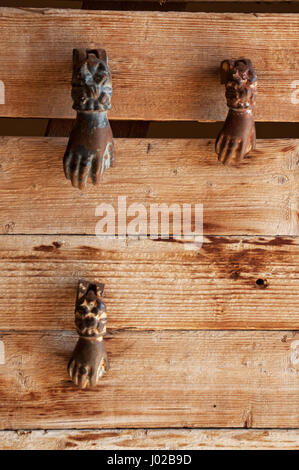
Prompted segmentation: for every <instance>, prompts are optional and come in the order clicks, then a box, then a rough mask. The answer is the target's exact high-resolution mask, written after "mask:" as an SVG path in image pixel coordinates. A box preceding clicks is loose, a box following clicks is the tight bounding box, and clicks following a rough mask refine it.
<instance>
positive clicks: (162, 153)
mask: <svg viewBox="0 0 299 470" xmlns="http://www.w3.org/2000/svg"><path fill="white" fill-rule="evenodd" d="M0 142H1V172H0V191H1V193H0V194H1V199H0V209H1V210H0V232H1V233H4V234H6V233H9V234H22V233H27V234H34V233H36V234H50V233H62V234H83V233H84V234H91V235H94V234H95V227H96V223H97V222H98V221H99V220H100V217H99V216H96V215H95V214H96V213H95V210H96V207H97V206H98V205H99V204H100V203H101V202H105V203H108V204H112V205H113V207H114V209H115V210H116V212H117V208H118V196H127V205H128V206H129V205H130V204H132V203H142V204H144V205H145V206H146V208H147V210H148V211H149V205H150V204H152V203H159V204H160V203H166V204H168V205H171V204H172V203H177V204H181V205H182V204H184V203H190V204H192V206H193V207H194V205H195V204H203V211H204V214H203V222H204V234H217V235H219V234H224V235H237V234H239V235H245V234H253V235H255V234H261V235H298V233H299V218H298V202H299V198H298V184H299V165H298V162H299V141H298V140H288V139H285V140H266V141H262V140H259V141H258V144H257V150H256V151H255V152H253V153H252V154H251V156H250V158H248V159H246V161H244V162H243V164H242V165H241V166H240V167H239V168H228V167H224V166H223V165H222V164H220V163H219V162H218V160H217V155H216V154H215V151H214V140H204V139H203V140H201V139H200V140H197V139H193V140H192V139H191V140H183V139H182V140H181V139H179V140H176V139H172V140H171V139H170V140H164V139H161V140H160V139H156V140H155V139H152V140H149V139H117V140H116V161H115V164H114V167H113V168H111V169H109V170H107V171H106V172H105V173H104V175H103V178H102V182H101V184H100V186H99V187H94V186H93V185H91V184H90V185H89V187H88V189H87V190H86V191H85V192H82V191H79V190H77V189H74V188H73V187H72V186H71V184H70V182H69V181H67V180H66V179H65V177H64V173H63V168H62V158H63V154H64V151H65V148H66V145H67V139H65V138H38V137H37V138H28V137H26V138H21V137H20V138H18V137H3V138H1V139H0ZM131 219H132V217H131V218H129V217H128V221H129V220H131ZM122 228H123V227H122ZM171 230H172V226H170V234H171V233H172V231H171Z"/></svg>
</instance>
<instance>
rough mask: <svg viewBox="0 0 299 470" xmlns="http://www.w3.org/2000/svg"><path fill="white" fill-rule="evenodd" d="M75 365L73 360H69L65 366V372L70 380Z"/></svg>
mask: <svg viewBox="0 0 299 470" xmlns="http://www.w3.org/2000/svg"><path fill="white" fill-rule="evenodd" d="M75 365H76V361H75V360H74V359H71V360H70V361H69V363H68V366H67V370H68V373H69V376H70V378H71V379H72V378H73V371H74V367H75Z"/></svg>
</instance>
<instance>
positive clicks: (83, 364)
mask: <svg viewBox="0 0 299 470" xmlns="http://www.w3.org/2000/svg"><path fill="white" fill-rule="evenodd" d="M103 292H104V284H99V283H97V282H94V283H91V282H89V281H86V280H84V279H81V280H80V281H79V284H78V289H77V298H76V306H75V324H76V329H77V332H78V334H79V335H80V338H79V340H78V342H77V345H76V347H75V349H74V352H73V354H72V357H71V359H70V361H69V364H68V373H69V376H70V377H71V379H72V381H73V382H74V383H75V384H76V385H78V386H79V387H80V388H86V387H88V386H94V385H97V384H98V382H99V380H100V378H101V377H102V376H103V375H104V374H105V373H106V372H107V371H108V370H109V361H108V357H107V352H106V348H105V345H104V342H103V336H104V335H105V334H106V323H107V315H106V306H105V304H104V302H103V300H102V297H103Z"/></svg>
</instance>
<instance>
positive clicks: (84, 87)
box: [63, 49, 114, 189]
mask: <svg viewBox="0 0 299 470" xmlns="http://www.w3.org/2000/svg"><path fill="white" fill-rule="evenodd" d="M111 96H112V82H111V75H110V71H109V68H108V58H107V54H106V52H105V50H104V49H95V50H93V49H86V50H85V49H74V50H73V78H72V98H73V101H74V104H73V109H75V110H76V111H77V117H76V120H75V123H74V126H73V129H72V131H71V135H70V138H69V142H68V146H67V149H66V152H65V154H64V160H63V166H64V173H65V176H66V178H67V179H70V180H71V182H72V185H73V186H74V187H78V188H79V189H84V188H85V186H86V183H87V180H88V178H89V177H90V178H91V180H92V182H93V184H98V182H99V178H100V175H101V174H102V173H103V172H104V171H105V170H106V168H109V167H110V166H111V165H112V162H113V154H114V145H113V136H112V131H111V127H110V124H109V121H108V119H107V110H108V109H110V108H111V103H110V102H111Z"/></svg>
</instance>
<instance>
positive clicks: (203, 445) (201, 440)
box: [0, 429, 299, 450]
mask: <svg viewBox="0 0 299 470" xmlns="http://www.w3.org/2000/svg"><path fill="white" fill-rule="evenodd" d="M0 449H2V450H124V449H127V450H128V449H130V450H132V449H143V450H144V449H150V450H152V449H170V450H173V449H184V450H188V449H193V450H197V449H199V450H227V449H231V450H298V449H299V431H298V430H285V429H279V430H269V429H262V430H256V429H255V430H253V429H236V430H229V429H213V430H210V429H138V430H135V429H124V430H118V429H109V430H82V431H80V430H55V431H51V430H50V431H46V430H43V431H28V430H27V431H25V430H21V431H0Z"/></svg>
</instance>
